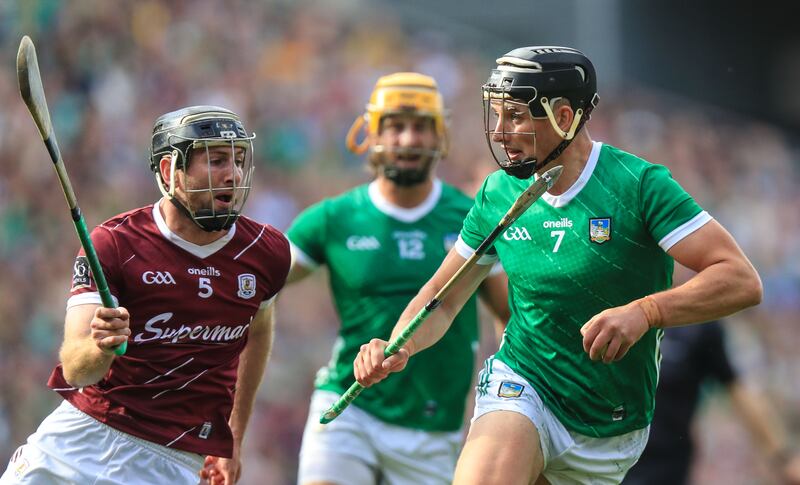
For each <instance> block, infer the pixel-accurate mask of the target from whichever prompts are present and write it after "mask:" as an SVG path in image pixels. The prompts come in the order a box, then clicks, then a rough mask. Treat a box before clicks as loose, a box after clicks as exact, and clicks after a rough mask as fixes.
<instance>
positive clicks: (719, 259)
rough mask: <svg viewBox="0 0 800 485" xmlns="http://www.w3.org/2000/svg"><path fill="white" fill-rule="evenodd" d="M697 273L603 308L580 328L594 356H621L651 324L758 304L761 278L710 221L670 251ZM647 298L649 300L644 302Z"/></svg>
mask: <svg viewBox="0 0 800 485" xmlns="http://www.w3.org/2000/svg"><path fill="white" fill-rule="evenodd" d="M668 253H669V255H670V256H672V257H673V258H675V261H677V262H678V263H680V264H682V265H683V266H686V267H687V268H689V269H691V270H693V271H695V272H697V274H696V275H694V276H693V277H691V278H690V279H689V280H688V281H687V282H686V283H684V284H682V285H680V286H676V287H675V288H672V289H670V290H667V291H663V292H660V293H656V294H654V295H651V296H647V297H645V298H644V299H643V300H645V301H644V302H643V300H637V301H634V302H632V303H630V304H628V305H624V306H621V307H615V308H610V309H608V310H605V311H603V312H601V313H599V314H597V315H595V316H594V317H592V319H591V320H589V322H587V323H586V324H585V325H584V326H583V328H582V329H581V333H582V334H583V347H584V350H586V352H588V353H589V356H590V357H591V358H592V360H599V359H601V358H602V359H603V361H604V362H607V363H608V362H612V361H614V360H619V359H621V358H622V357H624V356H625V354H626V353H627V352H628V349H630V347H631V346H632V345H633V344H634V343H636V341H638V340H639V338H641V336H642V335H644V333H645V332H646V331H647V330H648V329H649V328H650V326H658V327H672V326H678V325H686V324H690V323H697V322H707V321H709V320H715V319H718V318H721V317H724V316H727V315H730V314H732V313H735V312H737V311H740V310H743V309H745V308H747V307H750V306H753V305H757V304H758V303H760V302H761V297H762V288H761V279H760V278H759V276H758V273H757V272H756V270H755V268H753V265H752V264H751V263H750V261H749V260H748V259H747V257H746V256H745V255H744V253H743V252H742V250H741V249H740V248H739V246H738V245H737V244H736V241H734V239H733V237H732V236H731V235H730V234H729V233H728V231H726V230H725V228H723V227H722V226H721V225H720V224H719V223H718V222H717V221H714V220H712V221H710V222H709V223H707V224H706V225H704V226H703V227H701V228H700V229H698V230H697V231H695V232H693V233H692V234H690V235H689V236H686V237H685V238H684V239H683V240H682V241H680V242H679V243H677V244H675V245H674V246H673V247H672V248H670V250H669V251H668ZM647 300H649V302H648V301H647Z"/></svg>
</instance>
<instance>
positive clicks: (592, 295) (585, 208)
mask: <svg viewBox="0 0 800 485" xmlns="http://www.w3.org/2000/svg"><path fill="white" fill-rule="evenodd" d="M530 182H531V181H529V180H519V179H516V178H514V177H512V176H509V175H507V174H505V173H504V172H502V171H498V172H495V173H493V174H491V175H490V176H489V177H487V179H486V180H485V181H484V184H483V186H482V187H481V189H480V190H479V192H478V194H477V196H476V198H475V204H474V206H473V208H472V209H471V211H470V213H469V215H468V216H467V219H466V220H465V222H464V227H463V229H462V231H461V235H460V239H459V241H458V243H457V244H458V246H457V247H458V250H459V252H460V253H461V254H462V255H465V254H468V253H469V252H474V251H473V250H474V248H477V247H478V245H479V244H480V243H481V241H482V240H483V239H484V238H485V237H486V236H487V235H488V234H489V232H490V231H491V230H492V229H493V228H494V227H495V225H496V224H497V222H498V221H499V220H500V218H501V217H502V216H503V214H504V213H505V212H506V211H507V210H508V208H509V207H511V204H512V203H513V201H514V200H515V199H516V198H517V196H519V194H520V193H522V192H523V191H524V190H525V189H526V188H527V187H528V186H529V185H530ZM709 220H710V216H709V215H708V213H707V212H705V211H703V210H702V208H701V207H699V206H698V205H697V203H695V201H694V200H693V199H692V198H691V197H690V196H689V195H688V194H687V193H686V192H685V191H684V190H683V189H682V188H681V186H680V185H678V183H677V182H675V180H673V179H672V177H671V175H670V173H669V171H668V170H667V168H666V167H663V166H660V165H653V164H650V163H648V162H646V161H644V160H642V159H640V158H638V157H636V156H634V155H631V154H629V153H625V152H623V151H621V150H619V149H617V148H614V147H611V146H609V145H605V146H604V145H603V144H601V143H597V142H595V143H594V144H593V148H592V151H591V155H590V157H589V160H588V162H587V164H586V167H585V168H584V170H583V172H582V173H581V175H580V177H579V178H578V180H577V181H576V182H575V183H574V184H573V186H572V187H570V188H569V189H568V190H567V191H566V192H565V193H563V194H561V195H559V196H552V195H550V194H547V193H546V194H544V196H543V197H542V198H541V199H540V200H538V201H536V203H535V204H534V205H533V206H532V207H531V208H530V209H528V211H527V212H525V213H524V214H523V215H522V216H521V217H520V218H519V219H518V220H517V221H515V222H514V223H513V224H512V225H511V227H509V228H508V229H507V230H506V231H505V232H504V233H503V234H502V235H501V236H500V237H498V238H497V240H496V241H495V243H494V246H493V248H492V249H493V251H491V250H490V252H493V253H494V254H496V255H497V256H498V257H499V258H500V260H501V261H502V264H503V268H504V269H505V271H506V273H507V274H508V278H509V303H510V306H511V320H510V321H509V324H508V327H507V328H506V332H505V335H504V338H503V343H502V345H501V347H500V350H499V351H498V353H497V358H499V359H500V360H502V361H503V362H505V363H506V364H507V365H508V366H509V367H511V368H512V369H513V370H514V371H515V372H516V373H518V374H519V375H521V376H522V377H524V378H525V379H527V380H528V381H529V382H530V383H531V385H533V386H534V388H535V389H536V391H537V392H538V393H539V395H540V396H541V397H542V400H543V401H544V402H545V404H546V405H547V406H548V408H549V409H551V410H552V411H553V413H554V414H555V415H556V416H557V417H558V418H559V420H560V421H561V422H562V423H563V424H564V426H566V427H567V428H568V429H571V430H573V431H575V432H578V433H581V434H584V435H588V436H595V437H608V436H615V435H620V434H623V433H627V432H629V431H633V430H636V429H641V428H643V427H645V426H647V425H648V424H649V423H650V421H651V419H652V415H653V409H654V396H655V390H656V384H657V381H658V364H659V360H660V353H659V349H658V345H659V342H660V340H661V336H662V331H661V330H656V329H653V330H650V331H648V332H647V333H646V334H645V335H644V336H643V337H642V339H641V340H640V341H639V342H637V343H636V344H635V345H634V346H633V347H632V348H631V349H630V351H629V352H628V354H627V355H626V356H625V357H624V358H623V359H622V360H620V361H618V362H614V363H612V364H604V363H602V362H593V361H591V360H590V359H589V356H588V354H587V353H586V352H584V350H583V337H582V336H581V333H580V329H581V327H582V326H583V325H584V324H585V323H586V322H587V321H589V319H591V318H592V317H593V316H594V315H596V314H598V313H600V312H601V311H603V310H605V309H608V308H611V307H616V306H620V305H625V304H627V303H630V302H631V301H633V300H635V299H637V298H641V297H643V296H645V295H648V294H651V293H654V292H657V291H662V290H665V289H667V288H669V287H670V286H671V284H672V269H673V259H672V258H671V257H670V256H669V255H668V254H667V253H666V251H667V250H668V249H669V248H670V247H672V245H674V244H675V243H676V242H678V241H680V240H681V239H682V238H684V237H685V236H687V235H689V234H690V233H692V232H693V231H695V230H697V229H698V228H699V227H701V226H702V225H703V224H705V223H706V222H708V221H709Z"/></svg>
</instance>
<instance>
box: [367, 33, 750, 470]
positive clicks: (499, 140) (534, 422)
mask: <svg viewBox="0 0 800 485" xmlns="http://www.w3.org/2000/svg"><path fill="white" fill-rule="evenodd" d="M482 91H483V101H484V109H485V114H486V116H485V122H486V127H485V130H486V139H487V142H488V143H489V147H490V149H491V151H492V154H493V155H494V156H495V160H497V161H498V163H499V164H500V166H501V168H502V169H503V170H500V171H497V172H494V173H493V174H491V175H489V176H488V177H487V178H486V180H485V181H484V184H483V186H482V187H481V189H480V190H479V191H478V194H477V195H476V196H475V204H474V206H473V207H472V209H471V210H470V213H469V215H468V216H467V218H466V220H465V221H464V228H463V229H462V231H461V234H460V238H459V240H458V241H457V242H456V246H455V250H454V251H451V252H450V254H448V256H447V259H445V261H444V263H443V264H442V266H441V267H440V268H439V269H438V270H437V271H436V274H435V275H434V276H433V278H432V279H431V280H430V281H429V282H428V283H427V284H426V285H425V286H424V287H423V288H422V289H421V290H420V292H419V294H418V295H417V297H415V298H414V300H413V301H412V302H411V303H410V304H409V306H408V308H407V309H406V311H405V312H404V313H403V316H402V318H401V319H400V321H399V322H398V324H397V326H396V327H395V330H394V334H395V335H396V334H398V333H399V332H400V331H401V330H402V329H403V328H404V327H405V326H406V324H407V322H408V321H409V320H410V319H411V318H412V317H413V316H414V315H416V314H417V312H418V311H419V310H420V309H421V307H422V306H423V305H424V304H425V303H426V302H427V301H429V300H430V298H431V297H432V296H433V295H434V294H435V293H436V292H437V291H438V290H439V289H440V288H441V287H442V285H443V284H444V283H445V282H446V281H448V280H449V279H450V278H451V277H452V276H453V274H454V273H455V272H456V271H457V270H458V269H459V268H460V267H461V266H462V265H463V263H464V262H465V261H466V259H467V257H469V256H470V255H471V254H473V253H474V251H475V249H476V248H477V247H478V246H479V244H480V243H481V242H482V241H483V240H484V239H485V238H486V236H488V235H489V233H490V231H491V230H492V229H493V228H494V227H495V226H496V224H497V222H498V221H499V220H500V218H501V217H502V216H503V214H505V212H506V211H507V210H508V208H509V207H510V206H511V205H512V203H513V202H514V200H515V199H516V198H517V197H518V196H519V194H520V193H522V192H523V191H524V190H525V189H527V188H528V186H529V185H530V184H531V177H533V176H535V175H534V174H541V173H543V172H544V171H546V170H548V169H550V168H552V167H554V166H556V165H562V166H563V172H562V174H561V177H560V178H559V179H558V181H557V182H556V184H555V185H554V186H553V187H552V188H551V189H550V190H549V192H547V193H545V194H544V195H543V196H542V198H541V199H539V200H538V201H536V202H535V204H534V205H533V206H532V207H531V208H530V209H528V211H527V212H525V213H524V214H522V215H521V216H520V217H519V219H518V220H517V221H516V222H515V223H514V224H513V225H512V226H511V227H510V228H509V229H508V230H507V231H506V232H505V233H504V235H503V237H498V238H497V239H496V240H495V242H494V245H493V248H492V249H490V251H489V253H487V254H490V255H491V256H493V257H494V259H497V258H499V259H500V261H501V262H502V264H503V268H504V269H505V271H506V273H507V274H508V280H509V301H510V305H511V318H510V320H509V322H508V326H507V328H506V331H505V335H504V337H503V342H502V344H501V346H500V349H499V350H498V352H497V354H496V355H495V356H494V357H492V358H490V359H489V360H488V361H487V363H486V366H485V367H484V370H483V371H482V373H481V377H480V378H479V383H478V392H477V397H476V406H475V415H474V417H473V421H472V425H471V427H470V431H469V435H468V437H467V441H466V444H465V446H464V450H463V451H462V452H461V457H460V459H459V461H458V466H457V467H456V473H455V480H454V481H455V483H458V484H468V483H469V484H472V483H475V484H477V483H480V484H495V483H497V484H510V483H521V484H527V483H538V484H543V483H551V484H568V483H569V484H572V483H596V484H600V483H602V484H607V483H608V484H610V483H619V482H620V481H621V480H622V478H623V477H624V475H625V472H626V471H627V470H628V468H630V467H631V466H632V465H633V464H634V463H635V462H636V460H637V459H638V457H639V455H640V454H641V452H642V450H643V449H644V446H645V443H646V442H647V430H648V425H649V423H650V420H651V418H652V416H653V405H654V397H655V390H656V382H657V380H658V379H657V376H658V340H659V339H660V338H661V334H662V330H661V329H662V328H664V327H670V326H675V325H685V324H689V323H695V322H703V321H708V320H711V319H714V318H718V317H721V316H723V315H727V314H729V313H733V312H736V311H738V310H741V309H743V308H746V307H748V306H751V305H755V304H757V303H758V302H759V301H760V299H761V281H760V279H759V277H758V274H757V273H756V271H755V269H754V268H753V266H752V265H751V264H750V262H749V261H748V260H747V258H746V257H745V255H744V254H743V253H742V251H741V250H740V249H739V247H738V246H737V244H736V242H735V241H734V240H733V238H732V237H731V235H730V234H728V232H727V231H726V230H725V229H723V227H722V226H721V225H720V224H719V223H717V222H716V221H715V220H714V219H712V218H711V216H710V215H709V214H708V213H707V212H706V211H704V210H703V209H702V208H701V207H700V206H698V205H697V203H695V201H694V200H693V199H692V198H691V196H689V194H687V193H686V192H685V191H684V190H683V188H681V186H680V185H678V183H676V182H675V181H674V180H673V179H672V177H671V176H670V173H669V171H668V170H667V169H666V167H664V166H661V165H654V164H651V163H648V162H646V161H645V160H642V159H641V158H639V157H636V156H635V155H632V154H629V153H626V152H624V151H622V150H620V149H618V148H615V147H612V146H610V145H606V144H603V143H600V142H597V141H593V140H592V139H591V137H590V136H589V132H588V130H587V128H586V126H584V122H585V121H586V120H588V118H589V114H590V112H591V110H592V109H593V108H594V107H595V105H596V103H597V100H598V96H597V84H596V79H595V70H594V67H593V66H592V63H591V62H590V61H589V59H588V58H587V57H586V56H585V55H583V54H582V53H581V52H579V51H577V50H575V49H571V48H565V47H522V48H519V49H515V50H512V51H511V52H509V53H507V54H505V55H504V56H502V57H501V58H500V59H498V60H497V67H496V68H495V69H493V70H492V72H491V75H490V77H489V80H488V82H487V83H486V84H484V86H483V89H482ZM487 259H489V258H487ZM674 260H677V261H679V262H681V263H682V264H683V265H684V266H687V267H689V268H691V269H693V270H694V271H695V272H696V273H697V274H696V275H694V276H693V277H692V278H691V279H689V280H688V281H687V282H686V283H685V284H683V285H680V286H677V287H675V288H672V289H668V288H670V286H671V277H672V268H673V264H674ZM487 262H488V261H487ZM487 272H488V269H487V267H486V266H481V265H476V266H475V267H474V268H472V269H471V270H470V272H468V273H467V274H466V275H465V276H464V279H463V280H461V281H460V282H459V283H458V284H457V285H456V287H455V288H453V289H452V291H451V292H450V294H449V296H448V298H446V299H445V300H444V301H443V303H442V306H441V307H440V308H439V309H438V310H437V311H435V312H433V313H432V314H431V315H430V317H429V318H428V319H427V320H426V321H425V323H424V324H423V325H421V326H420V328H419V330H418V331H417V332H416V333H415V334H414V336H413V338H412V339H411V340H409V342H408V343H407V344H406V345H405V346H404V348H403V349H401V351H400V352H399V353H398V354H395V355H393V356H391V357H390V358H388V359H384V357H383V350H384V348H385V347H386V342H385V341H382V340H379V339H373V340H372V341H370V343H369V344H368V345H365V346H364V348H363V350H362V351H361V353H360V354H359V357H358V358H357V359H356V361H355V369H354V372H355V375H356V378H357V379H358V381H359V382H360V383H361V384H364V385H372V384H374V383H376V382H378V381H379V380H381V379H383V378H384V377H386V375H387V374H388V373H389V372H395V371H399V370H401V369H402V368H403V367H404V366H405V365H407V364H408V365H411V364H413V362H414V360H415V359H416V356H415V357H414V358H413V359H411V360H410V361H409V360H408V357H409V355H413V354H416V353H417V352H421V351H423V349H426V348H427V347H430V346H431V345H433V344H434V343H435V342H436V341H438V340H439V339H440V338H442V336H445V337H446V335H448V334H449V333H446V332H447V330H448V328H449V327H450V321H451V319H450V316H451V315H453V314H455V313H456V312H457V311H458V309H459V308H461V305H462V304H463V302H464V301H466V299H467V298H469V296H470V293H471V291H472V288H475V286H476V285H477V283H478V282H479V281H481V280H482V279H483V278H484V277H485V275H486V274H487ZM426 352H430V350H428V351H426ZM442 358H443V359H445V360H443V362H446V358H447V356H442ZM457 372H459V370H458V369H452V370H451V371H450V372H448V374H447V375H448V376H452V377H454V376H455V375H456V373H457ZM377 387H378V388H380V387H381V386H377Z"/></svg>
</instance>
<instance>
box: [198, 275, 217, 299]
mask: <svg viewBox="0 0 800 485" xmlns="http://www.w3.org/2000/svg"><path fill="white" fill-rule="evenodd" d="M197 281H198V284H199V285H200V290H199V291H198V292H197V296H199V297H200V298H208V297H209V296H211V295H212V294H214V288H211V278H202V277H201V278H199V279H198V280H197Z"/></svg>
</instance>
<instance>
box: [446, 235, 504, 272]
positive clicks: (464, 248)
mask: <svg viewBox="0 0 800 485" xmlns="http://www.w3.org/2000/svg"><path fill="white" fill-rule="evenodd" d="M455 250H456V252H457V253H458V254H460V255H461V257H463V258H464V259H469V258H470V257H471V256H472V255H473V254H475V250H474V249H472V248H471V247H470V246H469V245H468V244H467V243H465V242H464V240H463V239H461V235H459V236H458V239H457V240H456V245H455ZM497 261H499V258H498V257H497V255H495V254H484V255H483V256H481V257H480V259H478V264H480V265H486V264H494V263H496V262H497Z"/></svg>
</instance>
